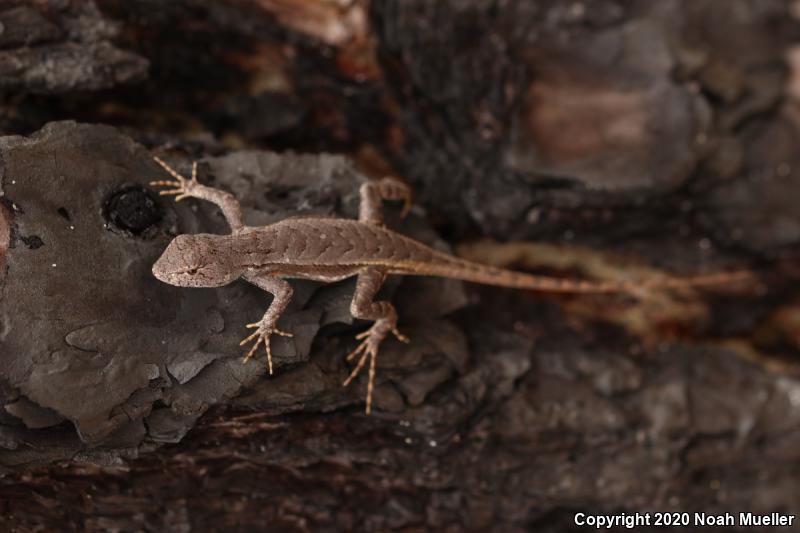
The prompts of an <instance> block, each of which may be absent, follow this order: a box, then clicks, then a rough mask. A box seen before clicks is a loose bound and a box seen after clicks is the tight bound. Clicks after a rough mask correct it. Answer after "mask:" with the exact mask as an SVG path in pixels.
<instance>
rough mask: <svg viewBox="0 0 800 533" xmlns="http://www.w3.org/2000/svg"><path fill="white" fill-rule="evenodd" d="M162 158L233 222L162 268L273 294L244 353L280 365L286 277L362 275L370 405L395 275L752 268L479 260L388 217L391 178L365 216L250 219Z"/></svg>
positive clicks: (714, 277)
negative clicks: (405, 230)
mask: <svg viewBox="0 0 800 533" xmlns="http://www.w3.org/2000/svg"><path fill="white" fill-rule="evenodd" d="M155 160H156V162H158V163H159V164H160V165H161V166H162V167H163V168H164V169H165V170H166V171H167V172H168V173H169V174H170V175H172V176H173V178H175V180H174V181H154V182H151V185H154V186H166V187H172V188H171V189H166V190H162V191H161V192H160V194H162V195H176V200H177V201H180V200H183V199H184V198H189V197H194V198H200V199H203V200H207V201H210V202H213V203H215V204H217V205H218V206H219V207H220V208H221V209H222V212H223V214H224V215H225V218H226V219H227V221H228V224H229V225H230V226H231V234H230V235H211V234H197V235H179V236H177V237H175V239H173V241H172V242H171V243H170V244H169V246H168V247H167V249H166V250H165V251H164V253H163V254H162V255H161V257H160V258H159V259H158V261H156V263H155V264H154V265H153V274H154V275H155V277H156V278H158V279H159V280H161V281H163V282H166V283H169V284H171V285H177V286H181V287H219V286H222V285H227V284H228V283H231V282H232V281H234V280H236V279H238V278H240V277H241V278H244V279H245V280H247V281H249V282H250V283H253V284H254V285H256V286H258V287H260V288H261V289H263V290H265V291H267V292H269V293H271V294H272V295H273V296H274V298H273V301H272V304H271V305H270V306H269V308H268V309H267V311H266V312H265V313H264V316H263V317H262V319H261V320H260V321H258V322H255V323H253V324H247V327H248V328H253V329H255V331H254V332H253V333H252V334H251V335H249V336H248V337H246V338H245V339H244V340H243V341H242V342H241V343H240V345H244V344H247V343H248V342H251V341H255V343H254V344H253V345H252V347H251V348H250V350H249V351H248V352H247V354H246V355H245V361H246V360H248V359H249V358H250V357H252V355H253V354H254V353H255V351H256V349H257V348H258V346H259V345H260V344H262V343H263V344H264V347H265V350H266V352H267V362H268V367H269V372H270V374H272V352H271V349H270V342H269V339H270V335H272V334H277V335H284V336H291V333H287V332H283V331H280V330H279V329H277V327H276V323H277V321H278V318H279V317H280V315H281V313H282V312H283V310H284V309H285V308H286V305H287V304H288V303H289V300H290V299H291V297H292V287H291V285H290V284H289V283H288V282H286V281H285V279H286V278H303V279H311V280H316V281H323V282H333V281H338V280H341V279H345V278H349V277H352V276H358V280H357V283H356V290H355V294H354V296H353V300H352V303H351V305H350V311H351V313H352V315H353V316H354V317H356V318H360V319H364V320H372V321H373V324H372V326H371V327H370V328H369V329H368V330H366V331H365V332H363V333H361V334H359V335H358V336H357V337H356V338H357V339H359V340H361V343H360V344H359V345H358V347H357V348H356V349H355V350H353V351H352V352H351V353H350V354H349V355H348V356H347V360H348V361H354V360H355V361H356V363H355V367H354V368H353V371H352V372H351V374H350V375H349V377H348V378H347V379H346V380H345V382H344V385H345V386H346V385H348V384H349V383H350V382H351V381H352V380H353V379H355V377H356V376H357V375H358V374H359V372H360V371H361V370H362V369H363V368H364V366H365V365H366V363H367V361H369V379H368V382H367V400H366V412H367V414H369V413H370V411H371V409H372V393H373V388H374V384H375V360H376V358H377V355H378V349H379V347H380V344H381V342H382V341H383V339H384V338H385V337H386V335H388V334H389V333H392V334H393V335H394V336H395V337H397V338H398V339H399V340H401V341H403V342H408V339H407V338H406V337H404V336H403V335H401V334H400V333H399V332H398V331H397V313H396V312H395V309H394V306H392V304H391V303H389V302H387V301H375V300H374V298H375V295H376V294H377V292H378V290H379V289H380V287H381V285H382V284H383V282H384V280H385V278H386V276H387V275H389V274H400V275H416V276H438V277H447V278H454V279H460V280H465V281H471V282H475V283H483V284H487V285H495V286H500V287H511V288H516V289H529V290H539V291H550V292H569V293H578V292H580V293H602V292H619V291H629V290H633V289H641V288H643V287H659V288H661V287H663V288H671V287H686V286H690V285H691V286H697V285H707V284H716V283H727V282H731V281H735V280H737V279H740V278H742V277H745V276H749V273H748V272H738V273H723V274H711V275H706V276H695V277H690V278H682V279H681V278H667V279H655V280H650V281H646V282H590V281H581V280H579V281H576V280H568V279H559V278H553V277H546V276H534V275H530V274H524V273H521V272H514V271H510V270H505V269H500V268H495V267H491V266H487V265H481V264H477V263H472V262H469V261H465V260H463V259H459V258H457V257H454V256H451V255H448V254H445V253H442V252H439V251H437V250H434V249H432V248H430V247H428V246H426V245H424V244H422V243H420V242H418V241H415V240H413V239H410V238H408V237H405V236H404V235H400V234H399V233H396V232H394V231H391V230H389V229H387V228H385V227H384V226H383V217H382V213H381V200H401V201H403V202H404V208H403V212H404V214H405V213H406V212H407V211H408V209H409V207H410V202H411V194H410V191H409V189H408V187H407V186H406V185H405V184H403V183H402V182H400V181H397V180H395V179H392V178H384V179H382V180H379V181H373V182H368V183H365V184H364V185H362V186H361V190H360V193H361V205H360V210H359V218H358V220H347V219H336V218H316V217H307V218H289V219H286V220H283V221H280V222H277V223H274V224H270V225H268V226H262V227H248V226H245V225H244V219H243V216H242V211H241V206H240V205H239V202H238V201H237V200H236V198H235V197H234V196H233V195H231V194H230V193H227V192H225V191H221V190H219V189H214V188H212V187H207V186H204V185H201V184H200V183H199V182H198V181H197V163H195V164H194V165H193V166H192V177H191V179H186V178H184V177H183V176H181V175H180V174H178V173H177V172H176V171H175V170H173V169H172V168H171V167H170V166H169V165H167V164H166V163H164V162H163V161H162V160H160V159H158V158H155Z"/></svg>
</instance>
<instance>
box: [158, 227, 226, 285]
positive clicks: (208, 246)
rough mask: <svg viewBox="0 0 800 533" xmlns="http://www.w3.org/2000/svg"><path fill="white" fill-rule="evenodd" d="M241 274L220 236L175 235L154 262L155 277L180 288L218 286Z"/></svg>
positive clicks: (223, 239)
mask: <svg viewBox="0 0 800 533" xmlns="http://www.w3.org/2000/svg"><path fill="white" fill-rule="evenodd" d="M241 274H242V269H241V268H237V267H235V266H234V265H233V264H232V262H231V261H230V254H229V253H228V252H227V246H226V242H225V236H222V235H207V234H199V235H178V236H177V237H175V238H174V239H172V242H171V243H169V246H167V249H166V250H164V253H163V254H161V257H159V258H158V261H156V262H155V264H154V265H153V275H154V276H155V277H156V278H158V279H159V280H161V281H163V282H164V283H169V284H170V285H177V286H179V287H221V286H222V285H227V284H228V283H231V282H232V281H233V280H235V279H236V278H238V277H239V276H240V275H241Z"/></svg>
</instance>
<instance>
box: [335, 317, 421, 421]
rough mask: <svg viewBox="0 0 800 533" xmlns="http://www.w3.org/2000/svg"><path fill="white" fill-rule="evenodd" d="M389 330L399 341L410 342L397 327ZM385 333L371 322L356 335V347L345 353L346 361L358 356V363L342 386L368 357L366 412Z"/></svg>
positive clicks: (355, 373)
mask: <svg viewBox="0 0 800 533" xmlns="http://www.w3.org/2000/svg"><path fill="white" fill-rule="evenodd" d="M389 331H391V332H392V333H393V334H394V336H395V337H397V340H399V341H400V342H405V343H407V342H410V340H409V338H408V337H406V336H405V335H403V334H401V333H400V332H399V331H397V328H395V327H393V328H391V329H390V330H389ZM386 333H387V331H386V330H385V329H384V328H383V327H381V328H378V324H373V325H372V327H371V328H369V329H368V330H367V331H364V332H361V333H359V334H358V335H356V340H360V341H361V343H360V344H359V345H358V346H357V347H356V349H355V350H353V351H352V352H350V353H349V354H347V358H346V360H347V361H348V362H351V361H353V360H355V358H356V357H358V363H356V366H355V368H354V369H353V371H352V372H350V375H349V376H348V377H347V379H346V380H344V383H342V386H343V387H347V386H348V385H350V383H351V382H352V381H353V380H354V379H355V378H356V377H357V376H358V374H359V373H361V370H362V369H363V368H364V365H366V364H367V359H369V381H368V382H367V407H366V413H367V414H370V413H371V412H372V392H373V390H374V389H375V361H376V359H377V358H378V349H379V348H380V345H381V342H383V339H384V337H385V336H386ZM359 356H360V357H359Z"/></svg>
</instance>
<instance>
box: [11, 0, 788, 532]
mask: <svg viewBox="0 0 800 533" xmlns="http://www.w3.org/2000/svg"><path fill="white" fill-rule="evenodd" d="M799 21H800V6H798V4H797V3H796V2H794V1H789V0H758V1H752V0H694V1H692V2H682V1H679V0H659V2H652V1H650V0H625V1H623V0H592V1H565V0H546V1H545V0H542V1H537V2H530V1H524V0H490V1H484V0H447V1H439V0H436V1H435V0H373V1H371V2H369V1H367V0H302V1H301V0H221V1H211V0H175V1H171V2H160V1H155V0H135V1H130V0H124V1H123V0H95V1H94V2H90V1H86V0H78V1H66V0H64V1H62V0H37V1H23V0H6V1H4V2H0V94H1V95H2V99H0V133H2V134H3V135H4V137H3V138H2V139H0V180H1V181H0V188H2V191H3V193H4V194H5V196H4V198H3V204H2V206H0V209H4V211H5V213H4V214H3V220H6V219H7V220H6V222H7V223H5V224H0V225H3V226H4V229H5V232H3V231H0V250H5V252H6V253H4V254H0V255H1V256H2V260H4V261H5V262H6V263H7V264H8V265H7V266H8V269H7V272H6V274H5V279H4V280H3V285H2V290H3V293H2V300H0V311H2V318H3V320H2V326H0V342H2V344H0V357H2V359H3V367H4V369H5V370H4V371H3V372H2V380H0V399H2V400H3V406H4V410H3V411H2V412H1V413H0V414H1V415H2V416H0V465H2V466H3V468H4V469H5V472H6V475H5V477H3V478H2V480H0V503H2V505H3V509H2V515H0V524H2V526H3V528H4V529H8V530H15V531H35V530H42V529H44V530H75V531H83V530H110V531H205V530H218V529H222V528H228V529H231V530H236V531H239V530H241V531H249V530H271V529H272V530H297V531H306V530H367V531H374V530H406V531H416V530H429V529H443V530H452V531H459V530H496V531H514V530H520V531H521V530H537V531H540V530H541V531H569V530H571V528H574V526H573V525H572V516H573V514H574V512H576V511H581V512H620V511H624V512H634V511H637V510H638V511H643V510H661V511H673V510H674V511H684V510H685V511H695V510H697V511H704V512H709V513H714V512H724V511H730V512H739V511H753V512H761V513H766V512H772V511H780V512H790V513H791V512H795V511H796V510H797V509H798V504H799V503H800V502H798V499H797V494H798V493H800V486H798V485H799V484H800V481H798V479H800V476H799V475H798V474H800V445H799V444H800V430H799V429H798V428H799V427H800V426H798V422H800V379H799V376H800V374H799V373H798V356H799V355H800V336H798V327H799V325H800V318H798V317H800V299H798V296H800V293H798V291H797V290H796V288H795V287H796V286H797V278H798V277H800V269H798V267H797V260H796V255H797V254H796V252H797V249H798V243H800V210H798V209H797V204H798V199H800V170H798V169H799V168H800V161H798V158H799V157H800V155H798V154H800V151H798V150H797V146H798V141H800V129H799V128H800V113H799V112H798V100H799V99H800V82H798V79H800V78H798V74H797V73H798V72H800V70H799V69H800V52H798V50H800V48H797V46H796V44H795V43H796V42H797V40H798V36H800V22H799ZM65 120H74V121H78V122H80V123H97V124H102V125H103V126H88V125H81V124H74V123H71V122H59V121H65ZM20 136H24V137H20ZM145 148H146V149H149V150H155V151H157V152H158V153H167V154H168V155H169V156H170V157H172V158H173V160H174V161H175V162H176V164H178V165H179V166H180V167H181V168H183V169H186V168H188V162H189V160H191V159H194V158H200V159H201V160H202V162H203V164H202V165H201V178H202V179H204V180H211V179H214V180H216V181H217V182H218V183H220V184H221V185H223V186H224V187H227V188H229V189H231V190H233V191H234V192H236V193H237V194H238V195H239V196H240V197H241V198H242V199H243V200H244V201H245V205H246V207H247V209H248V217H249V220H250V221H251V223H259V224H263V223H266V222H269V221H271V220H273V219H276V218H280V217H282V216H288V215H290V214H292V213H295V212H297V211H298V210H299V211H305V212H323V213H336V214H339V215H341V216H352V214H353V212H354V208H355V203H354V202H355V197H354V196H353V193H354V192H355V191H356V189H357V185H358V183H360V181H361V180H363V179H364V177H365V176H366V177H379V176H382V175H385V174H394V175H397V176H400V177H401V178H403V179H405V180H406V181H408V182H409V183H410V184H411V185H412V186H413V188H414V190H415V193H416V195H417V196H416V202H417V203H418V204H419V205H420V206H422V208H424V209H423V210H417V211H416V212H415V216H414V217H412V219H411V220H410V221H408V222H406V223H404V225H403V226H399V225H398V224H399V221H397V220H392V225H393V227H398V228H401V230H402V231H404V232H406V233H408V234H410V235H413V236H415V237H417V238H420V239H423V240H426V241H427V242H431V243H433V244H437V245H439V246H442V247H444V246H445V244H444V243H445V242H446V243H449V244H450V245H452V246H455V247H456V249H457V250H458V253H459V254H460V255H463V256H465V257H469V258H474V259H477V260H481V261H486V262H492V263H495V264H500V265H503V266H509V267H514V268H521V269H527V270H532V271H539V272H544V273H550V274H556V275H562V276H572V277H579V276H580V277H592V278H602V279H618V278H624V279H631V278H633V279H636V278H637V277H646V276H654V275H664V274H665V273H666V272H671V273H676V272H677V273H680V274H690V273H700V272H710V271H716V270H724V269H735V268H739V267H742V266H756V267H758V268H759V269H760V270H759V272H760V274H761V280H760V282H759V283H758V284H757V286H751V287H745V288H739V289H737V288H730V290H727V291H715V292H711V291H703V292H698V291H686V292H680V293H677V294H671V293H670V294H665V293H642V294H636V295H634V296H628V297H602V298H601V297H553V296H548V295H538V294H528V293H518V292H513V291H506V290H499V289H492V288H485V287H473V286H469V287H462V286H461V285H460V284H453V283H449V282H444V281H430V282H429V281H421V280H404V281H402V282H396V283H395V285H393V286H391V287H390V292H393V294H394V300H395V301H396V302H397V303H398V304H399V305H398V307H399V310H400V314H401V317H403V318H402V319H401V320H404V322H401V326H403V325H405V326H406V328H405V329H406V330H408V332H409V333H411V334H412V338H413V339H414V341H415V343H414V344H412V345H411V347H404V346H400V345H387V349H386V350H385V352H384V353H383V354H382V367H381V368H380V369H379V376H382V377H381V379H382V383H381V387H380V390H379V398H378V400H379V406H380V407H381V409H380V413H379V414H377V415H375V416H372V417H365V416H363V414H362V405H361V404H360V398H362V394H363V390H362V389H363V388H358V387H357V388H355V389H353V390H342V389H340V388H339V386H338V383H339V382H340V381H341V378H342V376H344V375H346V372H347V368H346V366H345V365H344V363H343V362H342V359H343V355H344V354H345V353H346V352H347V349H348V347H350V346H351V345H352V341H351V340H350V337H349V336H350V334H351V333H352V332H354V331H358V329H359V328H357V327H356V328H353V327H349V325H348V324H347V322H348V318H347V317H346V310H347V305H348V298H349V296H350V294H351V292H350V291H351V289H352V287H351V286H349V285H348V284H346V283H345V284H341V285H336V286H332V287H330V288H322V287H318V286H308V287H300V288H299V289H296V291H298V292H299V293H300V294H301V295H302V297H300V298H299V302H298V304H297V307H296V309H295V310H294V311H293V312H292V315H291V321H292V322H291V324H292V325H293V326H294V327H296V328H305V329H303V331H304V333H303V334H302V335H298V338H300V339H305V340H304V341H303V342H304V343H300V344H294V345H288V344H287V345H286V346H281V347H279V348H278V350H277V351H278V355H279V356H280V357H281V359H280V361H281V364H282V367H281V368H279V369H278V372H277V375H276V376H273V377H266V376H264V375H263V374H264V369H263V367H261V366H259V364H257V363H256V362H254V363H252V366H248V367H243V366H242V365H240V364H239V360H238V358H237V355H238V352H237V350H236V348H235V344H233V341H232V339H234V338H238V336H239V333H241V325H242V322H243V321H244V320H245V318H246V317H250V318H252V317H253V316H255V315H258V314H260V312H262V310H263V306H264V305H265V302H266V300H265V299H264V297H263V295H260V294H259V293H258V291H257V290H253V289H252V288H249V287H246V286H245V284H244V283H240V284H236V285H234V286H232V287H230V288H226V289H220V290H219V291H200V292H193V291H186V290H178V289H173V288H168V287H165V286H163V285H160V284H158V283H156V282H155V280H151V279H150V278H149V275H148V268H149V264H150V263H152V260H153V259H154V258H155V257H157V255H158V253H159V251H160V250H161V249H163V247H164V246H165V245H166V243H167V242H168V240H169V237H170V236H171V235H173V234H174V233H182V232H189V233H192V232H198V231H224V225H222V224H221V222H220V220H219V218H218V216H216V215H217V214H216V213H215V212H214V211H213V210H211V209H209V208H208V206H203V205H202V204H199V203H197V204H194V205H193V206H190V207H186V206H183V207H180V208H177V207H173V206H172V205H169V204H168V203H167V202H162V201H161V200H159V199H158V198H157V197H155V196H154V195H152V191H150V190H149V189H148V188H147V187H146V183H147V181H149V180H151V179H157V178H158V177H159V174H158V169H157V167H155V166H154V165H152V163H151V162H150V161H149V154H148V151H147V150H146V149H145ZM294 153H303V154H307V155H299V156H298V155H293V154H294ZM328 154H336V155H328ZM340 199H341V200H340ZM62 209H63V212H62V211H61V210H62ZM70 228H72V229H70ZM75 231H77V232H78V233H75ZM5 236H8V238H7V239H6V237H5ZM6 240H8V241H9V242H6ZM497 241H502V242H503V243H504V244H498V242H497ZM6 248H7V250H6ZM35 254H39V255H35ZM47 254H49V255H47ZM76 258H77V259H76ZM87 258H90V259H87ZM87 261H90V262H91V263H92V264H91V267H90V270H91V272H88V274H91V276H90V277H91V279H90V280H89V276H87V277H85V278H84V277H82V276H84V275H86V274H87V265H86V262H87ZM51 265H56V266H51ZM59 265H60V266H59ZM2 266H3V265H2V264H0V267H2ZM112 267H113V268H112ZM75 279H78V280H80V283H77V284H76V283H72V285H70V283H71V281H72V280H75ZM87 280H88V281H87ZM45 285H46V287H47V290H38V291H37V290H36V289H35V287H40V288H41V287H43V286H45ZM68 287H71V288H69V289H68ZM81 287H83V292H81ZM300 289H302V290H300ZM70 291H72V292H70ZM53 294H56V295H58V296H59V297H61V298H62V300H63V301H62V300H59V301H61V305H63V307H58V306H44V307H45V308H43V305H44V304H43V303H42V302H43V301H44V302H48V305H49V303H52V302H53V301H55V300H53V296H52V295H53ZM42 295H45V296H46V297H47V298H49V299H47V298H46V299H45V300H37V298H39V297H43V298H44V296H42ZM76 301H82V302H86V303H85V304H82V305H83V307H81V309H82V311H81V312H80V313H73V312H66V311H65V309H69V310H71V309H73V307H71V306H74V305H75V303H74V302H76ZM83 310H85V313H84V311H83ZM82 313H84V314H82ZM97 317H109V318H108V323H109V324H112V323H113V324H116V325H113V326H108V325H107V324H106V323H105V322H103V323H100V322H97V321H96V320H97ZM247 321H248V322H249V321H252V320H247ZM54 324H55V325H54ZM59 328H62V329H59ZM164 332H167V333H164ZM158 335H164V338H165V339H166V342H168V347H167V348H163V347H162V346H161V345H160V344H159V343H158V342H156V341H159V342H160V340H161V337H158ZM312 342H313V344H312ZM148 343H149V344H148ZM121 347H125V349H123V348H121ZM81 353H84V354H89V353H91V354H95V355H92V356H89V355H81ZM165 353H167V354H169V357H167V356H165V355H164V354H165ZM89 391H90V392H91V393H90V392H89ZM661 530H663V529H661ZM709 531H711V529H709Z"/></svg>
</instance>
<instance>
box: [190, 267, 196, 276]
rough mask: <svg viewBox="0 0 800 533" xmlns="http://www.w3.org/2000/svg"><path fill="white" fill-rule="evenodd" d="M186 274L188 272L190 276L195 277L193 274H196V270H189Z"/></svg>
mask: <svg viewBox="0 0 800 533" xmlns="http://www.w3.org/2000/svg"><path fill="white" fill-rule="evenodd" d="M188 272H189V274H191V275H195V274H197V269H196V268H190V269H189V270H188Z"/></svg>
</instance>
